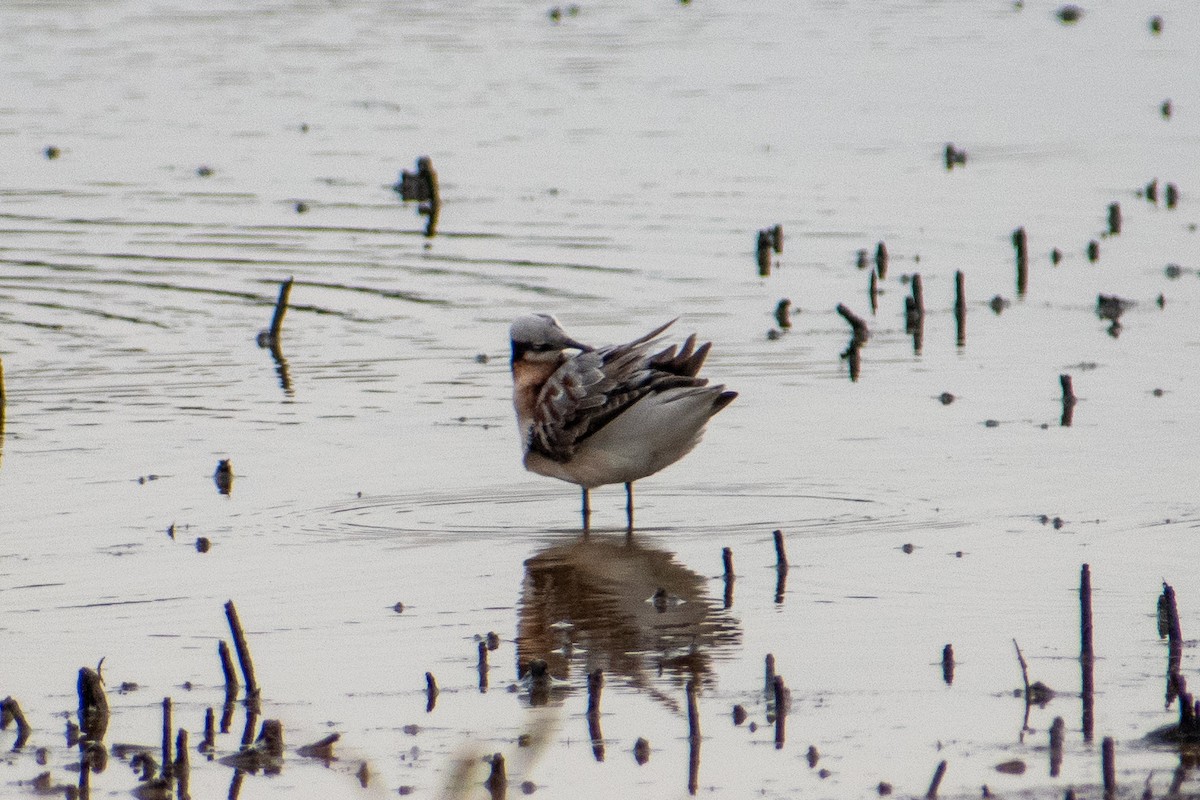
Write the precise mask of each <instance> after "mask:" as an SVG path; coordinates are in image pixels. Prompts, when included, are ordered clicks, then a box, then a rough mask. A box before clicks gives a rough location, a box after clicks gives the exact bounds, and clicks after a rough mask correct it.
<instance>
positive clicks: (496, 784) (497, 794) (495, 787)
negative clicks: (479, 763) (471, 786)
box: [483, 753, 508, 800]
mask: <svg viewBox="0 0 1200 800" xmlns="http://www.w3.org/2000/svg"><path fill="white" fill-rule="evenodd" d="M491 764H492V771H491V772H490V773H489V774H488V777H487V780H486V781H485V782H484V784H483V785H484V786H486V787H487V790H488V792H489V793H490V794H491V796H492V800H500V798H503V797H504V796H505V793H506V791H507V789H508V774H507V772H506V771H505V769H504V756H503V755H502V754H501V753H496V754H495V755H493V756H492V762H491Z"/></svg>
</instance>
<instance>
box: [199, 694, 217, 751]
mask: <svg viewBox="0 0 1200 800" xmlns="http://www.w3.org/2000/svg"><path fill="white" fill-rule="evenodd" d="M216 717H217V715H216V714H214V713H213V710H212V706H209V707H208V708H206V709H204V741H203V742H201V743H200V752H201V753H209V754H211V753H212V752H213V751H214V750H216V749H217V719H216ZM210 757H211V755H210Z"/></svg>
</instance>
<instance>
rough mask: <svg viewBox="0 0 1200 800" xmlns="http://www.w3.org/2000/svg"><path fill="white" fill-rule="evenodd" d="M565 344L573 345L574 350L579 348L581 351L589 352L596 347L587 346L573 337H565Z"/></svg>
mask: <svg viewBox="0 0 1200 800" xmlns="http://www.w3.org/2000/svg"><path fill="white" fill-rule="evenodd" d="M566 346H567V347H573V348H575V349H576V350H579V351H580V352H583V353H590V352H592V351H593V350H595V349H596V348H594V347H589V346H587V345H586V344H583V343H582V342H577V341H575V340H574V339H567V341H566Z"/></svg>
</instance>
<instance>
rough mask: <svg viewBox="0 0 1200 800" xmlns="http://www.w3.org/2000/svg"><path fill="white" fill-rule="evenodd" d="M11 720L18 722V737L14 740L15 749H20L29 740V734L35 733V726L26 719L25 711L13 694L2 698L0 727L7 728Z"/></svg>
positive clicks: (0, 702)
mask: <svg viewBox="0 0 1200 800" xmlns="http://www.w3.org/2000/svg"><path fill="white" fill-rule="evenodd" d="M9 722H15V723H17V739H16V741H15V742H13V750H14V751H16V750H20V749H21V748H22V747H24V746H25V742H26V741H28V740H29V734H31V733H33V728H31V727H30V725H29V721H28V720H27V719H25V712H24V711H22V710H21V705H20V703H18V702H17V701H16V700H14V699H13V698H12V697H11V696H10V697H6V698H4V699H3V700H0V729H7V728H8V723H9Z"/></svg>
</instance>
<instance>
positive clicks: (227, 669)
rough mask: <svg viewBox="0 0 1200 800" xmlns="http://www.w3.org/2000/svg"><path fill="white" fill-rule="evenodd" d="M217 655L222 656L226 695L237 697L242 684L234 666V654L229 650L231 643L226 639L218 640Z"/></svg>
mask: <svg viewBox="0 0 1200 800" xmlns="http://www.w3.org/2000/svg"><path fill="white" fill-rule="evenodd" d="M217 655H219V656H220V657H221V671H222V672H224V673H225V696H226V697H237V693H238V689H239V688H240V687H241V684H239V683H238V678H237V670H236V669H234V666H233V654H232V653H230V652H229V645H228V644H227V643H226V641H225V640H224V639H222V640H220V641H219V642H217Z"/></svg>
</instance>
